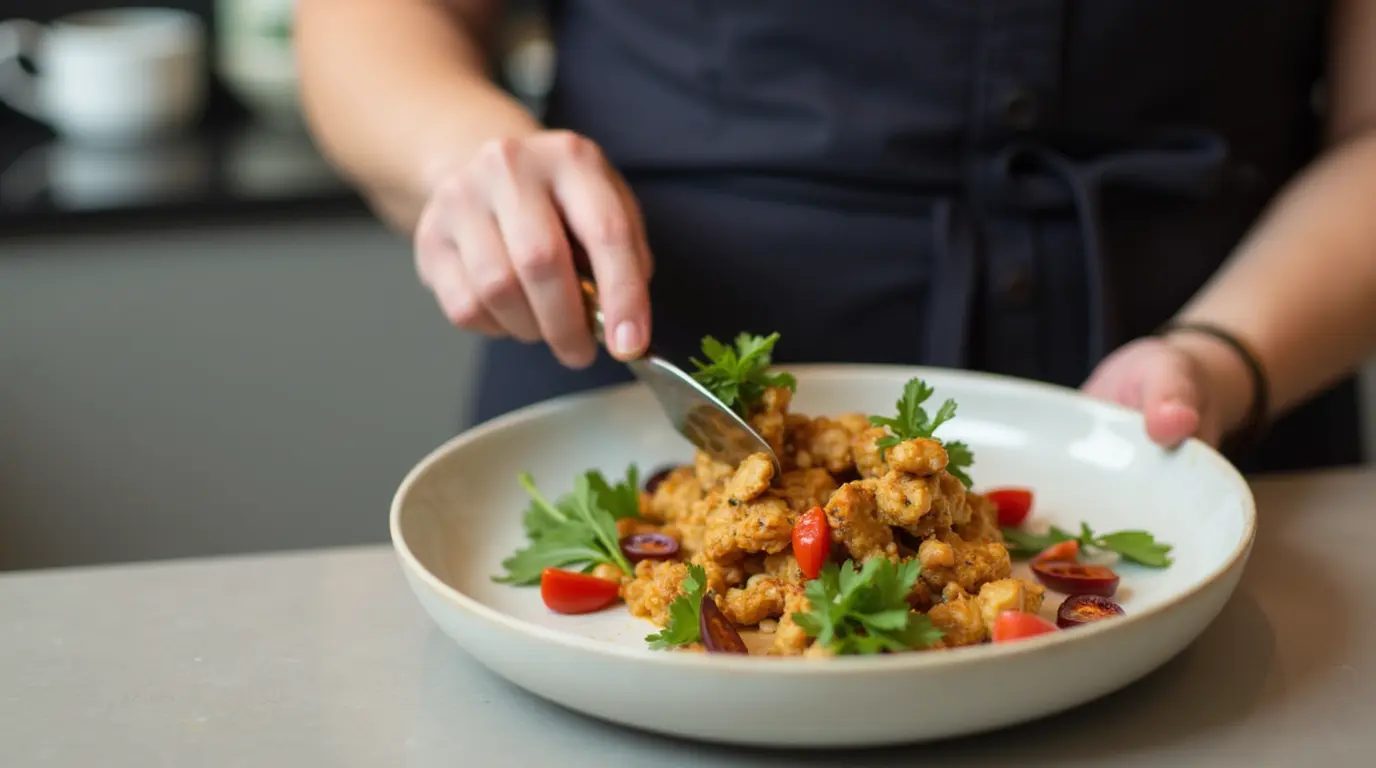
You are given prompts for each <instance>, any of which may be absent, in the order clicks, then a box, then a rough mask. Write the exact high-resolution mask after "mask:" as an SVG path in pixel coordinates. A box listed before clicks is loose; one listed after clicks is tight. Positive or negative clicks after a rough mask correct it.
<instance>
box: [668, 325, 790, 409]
mask: <svg viewBox="0 0 1376 768" xmlns="http://www.w3.org/2000/svg"><path fill="white" fill-rule="evenodd" d="M778 340H779V334H777V333H771V334H769V335H768V336H756V335H753V334H750V333H742V334H740V335H739V336H737V337H736V343H735V345H734V346H727V345H725V344H722V343H721V342H720V341H717V340H716V339H714V338H712V337H711V336H707V337H705V338H704V339H703V340H702V354H703V355H704V356H705V357H706V358H707V360H708V362H706V363H704V362H702V361H701V360H698V359H697V358H692V359H691V362H692V363H693V365H694V367H696V368H697V370H696V371H694V372H693V379H695V380H696V381H697V382H698V383H699V384H701V385H702V386H703V387H705V388H707V390H708V391H709V392H711V393H712V394H713V395H715V396H716V398H717V399H718V400H720V401H722V403H723V404H725V405H726V406H727V407H728V408H731V409H732V410H734V411H736V413H739V414H740V415H741V416H746V415H748V413H749V411H750V409H751V408H752V407H754V406H755V405H757V404H758V403H759V402H760V399H761V398H763V397H764V391H765V389H767V388H769V387H786V388H787V389H789V390H796V388H797V386H798V384H797V381H796V380H795V379H794V378H793V375H792V374H789V373H770V372H769V366H770V365H772V364H773V361H774V358H773V355H774V344H775V342H777V341H778Z"/></svg>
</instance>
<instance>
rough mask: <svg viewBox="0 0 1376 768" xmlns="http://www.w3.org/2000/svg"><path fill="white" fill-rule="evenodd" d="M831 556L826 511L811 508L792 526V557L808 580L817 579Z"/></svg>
mask: <svg viewBox="0 0 1376 768" xmlns="http://www.w3.org/2000/svg"><path fill="white" fill-rule="evenodd" d="M830 554H831V526H830V525H828V524H827V513H826V510H824V509H822V508H821V507H813V508H812V509H809V510H808V511H806V512H804V513H803V515H802V517H799V518H798V522H796V523H794V524H793V557H794V558H796V559H797V560H798V567H799V568H800V569H802V571H803V575H804V576H806V577H807V578H809V579H815V578H817V574H819V573H821V572H822V566H823V565H826V562H827V557H828V556H829V555H830Z"/></svg>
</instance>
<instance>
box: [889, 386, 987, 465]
mask: <svg viewBox="0 0 1376 768" xmlns="http://www.w3.org/2000/svg"><path fill="white" fill-rule="evenodd" d="M935 391H936V390H934V389H932V387H931V385H929V384H928V383H927V382H925V381H923V380H922V379H916V378H914V379H909V380H908V383H907V384H904V385H903V396H902V397H900V398H898V402H897V403H895V407H896V408H897V410H898V415H897V416H895V417H892V418H891V417H887V416H871V417H870V419H869V421H870V423H871V424H873V425H874V426H876V427H885V428H887V429H888V430H889V434H887V435H885V436H884V437H881V438H879V439H878V440H876V441H875V443H874V444H875V445H876V446H878V447H879V448H880V449H881V450H882V449H885V448H892V447H893V446H895V445H898V444H899V443H901V442H903V441H905V440H915V439H917V438H919V437H926V438H934V435H933V433H935V432H936V430H937V428H938V427H940V426H941V425H942V424H945V423H946V422H948V421H950V420H951V419H954V418H955V416H956V401H955V400H952V399H950V398H947V399H946V401H945V402H943V403H942V404H941V407H940V408H938V409H937V411H936V415H935V416H931V417H929V416H928V415H927V410H926V409H925V408H923V407H922V404H923V403H925V402H927V401H928V400H930V399H931V397H932V394H933V393H934V392H935ZM942 444H943V445H944V446H945V448H946V457H947V464H946V471H947V472H950V473H951V474H952V475H953V476H954V477H955V478H956V479H957V480H959V481H960V482H962V483H964V484H965V487H966V488H973V487H974V481H972V480H971V479H970V472H969V470H970V467H971V466H973V465H974V463H975V454H974V452H972V451H971V450H970V446H968V445H966V444H965V443H963V442H960V441H952V442H949V443H947V442H945V441H942Z"/></svg>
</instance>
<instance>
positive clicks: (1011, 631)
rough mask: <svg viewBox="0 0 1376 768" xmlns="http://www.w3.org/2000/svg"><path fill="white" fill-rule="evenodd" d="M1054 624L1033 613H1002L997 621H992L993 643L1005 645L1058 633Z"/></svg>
mask: <svg viewBox="0 0 1376 768" xmlns="http://www.w3.org/2000/svg"><path fill="white" fill-rule="evenodd" d="M1059 631H1060V630H1059V629H1057V627H1056V625H1055V624H1052V623H1051V622H1049V621H1047V620H1046V619H1043V618H1042V617H1040V616H1038V615H1036V614H1035V613H1024V612H1022V611H1004V612H1003V613H1000V614H999V616H998V618H997V619H994V632H993V636H994V642H996V643H1007V642H1010V641H1013V640H1022V639H1024V638H1028V637H1036V636H1037V635H1044V634H1046V633H1047V632H1059Z"/></svg>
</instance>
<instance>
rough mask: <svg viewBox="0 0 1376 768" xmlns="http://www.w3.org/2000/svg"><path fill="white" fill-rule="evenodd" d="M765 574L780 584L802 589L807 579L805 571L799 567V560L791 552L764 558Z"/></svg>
mask: <svg viewBox="0 0 1376 768" xmlns="http://www.w3.org/2000/svg"><path fill="white" fill-rule="evenodd" d="M764 573H767V574H769V575H770V576H773V577H774V578H775V579H777V580H778V581H779V582H780V583H782V584H785V585H788V586H790V587H798V588H799V589H801V588H802V587H803V583H804V582H805V581H807V578H806V577H805V576H803V569H802V568H800V567H798V559H797V558H796V557H794V556H793V553H792V552H791V551H790V552H776V553H774V554H772V555H765V556H764Z"/></svg>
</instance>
